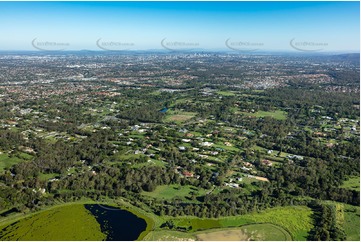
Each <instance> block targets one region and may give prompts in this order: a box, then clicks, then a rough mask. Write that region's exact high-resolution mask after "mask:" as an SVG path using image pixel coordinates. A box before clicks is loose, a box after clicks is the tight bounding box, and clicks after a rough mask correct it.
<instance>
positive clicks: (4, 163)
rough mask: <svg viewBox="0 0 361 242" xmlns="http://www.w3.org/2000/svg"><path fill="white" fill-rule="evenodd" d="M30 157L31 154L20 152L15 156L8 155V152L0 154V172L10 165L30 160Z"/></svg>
mask: <svg viewBox="0 0 361 242" xmlns="http://www.w3.org/2000/svg"><path fill="white" fill-rule="evenodd" d="M31 158H32V156H31V155H28V154H26V153H20V154H19V155H17V156H9V155H8V154H0V172H1V171H3V170H4V169H5V168H10V167H11V166H13V165H15V164H17V163H20V162H23V161H26V160H30V159H31Z"/></svg>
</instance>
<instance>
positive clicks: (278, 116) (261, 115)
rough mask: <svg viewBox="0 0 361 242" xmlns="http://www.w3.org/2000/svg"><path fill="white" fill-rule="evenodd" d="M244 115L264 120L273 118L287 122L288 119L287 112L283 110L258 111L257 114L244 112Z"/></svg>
mask: <svg viewBox="0 0 361 242" xmlns="http://www.w3.org/2000/svg"><path fill="white" fill-rule="evenodd" d="M242 113H243V114H244V115H248V116H252V117H256V118H264V117H272V118H274V119H278V120H285V119H286V118H287V112H285V111H282V110H275V111H257V112H255V113H245V112H242Z"/></svg>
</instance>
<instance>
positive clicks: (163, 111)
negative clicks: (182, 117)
mask: <svg viewBox="0 0 361 242" xmlns="http://www.w3.org/2000/svg"><path fill="white" fill-rule="evenodd" d="M167 111H168V108H163V109H162V110H159V112H161V113H166V112H167Z"/></svg>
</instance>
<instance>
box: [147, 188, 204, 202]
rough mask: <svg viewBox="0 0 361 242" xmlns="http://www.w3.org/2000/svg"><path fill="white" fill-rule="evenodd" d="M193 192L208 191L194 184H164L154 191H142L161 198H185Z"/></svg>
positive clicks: (201, 192) (199, 194)
mask: <svg viewBox="0 0 361 242" xmlns="http://www.w3.org/2000/svg"><path fill="white" fill-rule="evenodd" d="M191 192H193V193H195V194H197V195H196V196H201V195H204V194H205V192H206V191H205V190H203V189H199V188H196V187H193V186H180V185H162V186H157V188H156V189H155V190H154V191H153V192H142V194H143V195H146V196H150V197H155V198H161V199H172V198H175V197H180V198H182V199H185V197H186V196H191V194H190V193H191Z"/></svg>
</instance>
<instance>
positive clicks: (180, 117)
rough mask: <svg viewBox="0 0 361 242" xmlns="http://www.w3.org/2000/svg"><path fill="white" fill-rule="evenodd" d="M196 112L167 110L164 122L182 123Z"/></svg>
mask: <svg viewBox="0 0 361 242" xmlns="http://www.w3.org/2000/svg"><path fill="white" fill-rule="evenodd" d="M196 115H197V113H194V112H184V111H180V110H168V112H167V115H166V117H165V122H176V123H182V122H185V121H187V120H189V119H191V118H193V117H194V116H196Z"/></svg>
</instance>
